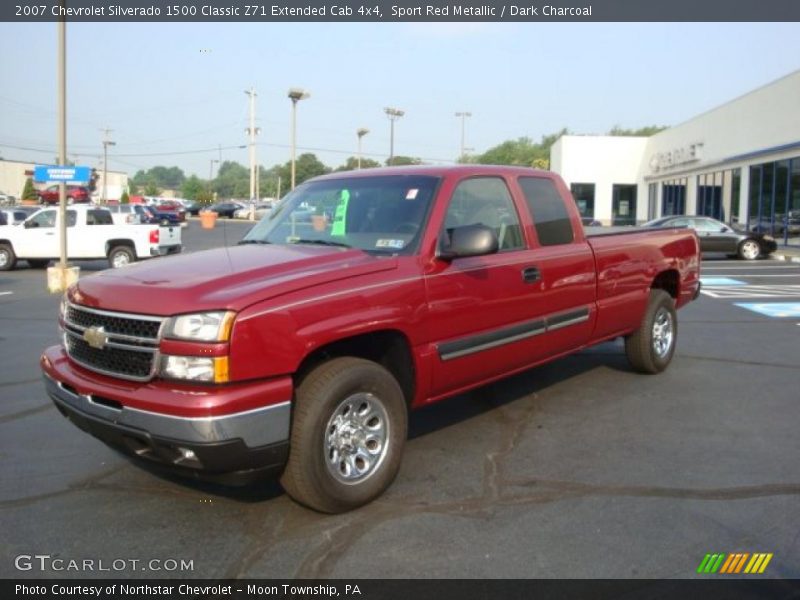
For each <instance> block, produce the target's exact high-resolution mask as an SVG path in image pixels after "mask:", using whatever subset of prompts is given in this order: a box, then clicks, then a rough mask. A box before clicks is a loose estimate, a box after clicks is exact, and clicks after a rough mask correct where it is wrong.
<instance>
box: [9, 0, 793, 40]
mask: <svg viewBox="0 0 800 600" xmlns="http://www.w3.org/2000/svg"><path fill="white" fill-rule="evenodd" d="M62 4H63V5H64V6H65V7H66V9H65V10H64V11H62ZM59 20H66V21H67V22H79V21H80V22H207V23H224V22H246V23H252V22H276V23H277V22H359V21H363V22H431V23H452V22H531V23H551V22H626V21H627V22H658V21H660V22H737V21H738V22H744V21H758V22H768V21H771V22H787V21H800V2H798V1H797V0H702V1H701V2H698V1H697V0H483V1H480V0H449V1H448V0H305V1H303V0H7V1H4V2H1V3H0V21H5V22H54V21H59ZM565 43H568V40H565Z"/></svg>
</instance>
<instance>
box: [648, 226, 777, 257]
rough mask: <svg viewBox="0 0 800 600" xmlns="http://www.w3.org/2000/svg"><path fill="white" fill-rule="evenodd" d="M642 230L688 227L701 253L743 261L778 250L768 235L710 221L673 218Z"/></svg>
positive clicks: (775, 243) (773, 240) (772, 238)
mask: <svg viewBox="0 0 800 600" xmlns="http://www.w3.org/2000/svg"><path fill="white" fill-rule="evenodd" d="M643 227H650V228H652V227H689V228H691V229H694V230H695V231H696V232H697V237H698V238H699V239H700V249H701V250H702V251H703V252H724V253H725V254H730V255H736V256H738V257H739V258H741V259H744V260H755V259H757V258H759V257H761V256H766V255H768V254H772V253H773V252H775V250H777V249H778V244H777V242H776V241H775V238H774V237H772V236H771V235H768V234H765V233H757V232H753V231H750V232H748V231H744V230H741V229H734V228H733V227H731V226H730V225H726V224H725V223H723V222H722V221H717V220H716V219H712V218H711V217H703V216H694V215H689V216H687V215H673V216H669V217H661V218H660V219H654V220H653V221H648V222H647V223H645V224H644V225H643Z"/></svg>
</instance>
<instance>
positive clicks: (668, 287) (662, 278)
mask: <svg viewBox="0 0 800 600" xmlns="http://www.w3.org/2000/svg"><path fill="white" fill-rule="evenodd" d="M650 289H653V290H664V291H665V292H667V293H668V294H669V295H670V296H672V299H673V300H677V299H678V298H679V297H680V291H681V276H680V273H678V271H677V270H675V269H667V270H666V271H661V273H659V274H658V275H656V276H655V278H654V279H653V283H652V284H651V285H650Z"/></svg>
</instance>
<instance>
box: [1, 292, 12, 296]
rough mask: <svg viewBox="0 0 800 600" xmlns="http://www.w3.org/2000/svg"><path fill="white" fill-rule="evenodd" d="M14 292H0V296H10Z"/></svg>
mask: <svg viewBox="0 0 800 600" xmlns="http://www.w3.org/2000/svg"><path fill="white" fill-rule="evenodd" d="M13 293H14V292H0V296H9V295H11V294H13Z"/></svg>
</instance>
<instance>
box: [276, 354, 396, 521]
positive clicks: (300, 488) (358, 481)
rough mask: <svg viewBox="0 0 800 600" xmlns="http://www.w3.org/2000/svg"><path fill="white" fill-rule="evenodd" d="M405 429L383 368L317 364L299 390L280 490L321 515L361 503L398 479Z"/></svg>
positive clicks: (347, 362)
mask: <svg viewBox="0 0 800 600" xmlns="http://www.w3.org/2000/svg"><path fill="white" fill-rule="evenodd" d="M407 422H408V415H407V409H406V404H405V399H404V397H403V392H402V390H401V389H400V386H399V385H398V383H397V381H396V380H395V378H394V377H392V375H391V373H389V371H387V370H386V369H384V368H383V367H382V366H380V365H378V364H377V363H374V362H372V361H369V360H364V359H361V358H353V357H342V358H334V359H331V360H330V361H327V362H325V363H322V364H321V365H319V366H318V367H316V368H315V369H314V370H313V371H311V372H310V373H309V374H308V375H307V376H306V377H305V378H304V379H303V381H302V383H300V385H299V386H298V387H297V391H296V394H295V406H294V414H293V417H292V433H291V438H290V449H289V460H288V462H287V464H286V469H285V470H284V472H283V475H282V476H281V484H282V485H283V487H284V489H285V490H286V492H287V493H288V494H289V495H290V496H291V497H292V498H294V499H295V500H296V501H298V502H300V503H301V504H304V505H306V506H308V507H310V508H313V509H315V510H318V511H320V512H325V513H340V512H345V511H348V510H351V509H353V508H356V507H358V506H361V505H363V504H366V503H367V502H370V501H371V500H373V499H374V498H376V497H377V496H379V495H380V494H381V493H383V491H384V490H386V488H388V487H389V485H390V484H391V483H392V481H393V480H394V478H395V476H396V475H397V471H398V469H399V468H400V460H401V457H402V453H403V446H404V445H405V440H406V429H407Z"/></svg>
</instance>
